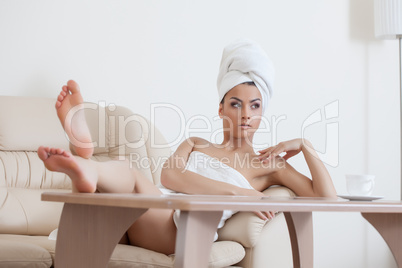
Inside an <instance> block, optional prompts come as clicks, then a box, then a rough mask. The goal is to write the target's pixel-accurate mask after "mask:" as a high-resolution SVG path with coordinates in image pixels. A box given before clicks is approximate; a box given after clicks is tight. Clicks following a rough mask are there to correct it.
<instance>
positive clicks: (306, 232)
mask: <svg viewBox="0 0 402 268" xmlns="http://www.w3.org/2000/svg"><path fill="white" fill-rule="evenodd" d="M284 214H285V218H286V223H287V224H288V229H289V236H290V241H291V243H292V255H293V267H294V268H299V267H305V268H311V267H313V262H314V245H313V214H312V212H284Z"/></svg>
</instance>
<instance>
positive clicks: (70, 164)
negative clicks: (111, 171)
mask: <svg viewBox="0 0 402 268" xmlns="http://www.w3.org/2000/svg"><path fill="white" fill-rule="evenodd" d="M38 156H39V158H40V159H41V160H42V161H43V163H45V166H46V168H47V169H49V170H50V171H56V172H62V173H65V174H67V175H68V176H69V177H70V179H71V181H72V183H73V186H74V187H75V189H77V190H78V191H79V192H81V193H93V192H95V190H96V184H97V181H98V174H97V171H96V168H95V167H94V166H93V165H91V163H90V161H91V160H87V159H82V158H79V157H75V156H73V155H72V154H71V153H70V152H67V151H64V150H63V149H57V148H49V147H43V146H41V147H39V149H38ZM84 161H87V162H88V163H85V165H84V164H83V163H84Z"/></svg>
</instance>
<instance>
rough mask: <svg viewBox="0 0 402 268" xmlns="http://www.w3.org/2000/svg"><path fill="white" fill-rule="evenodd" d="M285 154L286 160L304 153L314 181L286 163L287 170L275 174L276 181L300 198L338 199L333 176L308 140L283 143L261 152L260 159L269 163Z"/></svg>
mask: <svg viewBox="0 0 402 268" xmlns="http://www.w3.org/2000/svg"><path fill="white" fill-rule="evenodd" d="M283 152H286V154H285V155H284V156H283V158H284V159H285V160H287V159H289V158H290V157H292V156H294V155H296V154H298V153H299V152H303V155H304V158H305V160H306V163H307V165H308V167H309V170H310V173H311V178H312V179H311V180H310V179H309V178H307V177H306V176H304V175H303V174H301V173H299V172H298V171H297V170H295V169H294V168H293V167H292V166H291V165H290V164H289V163H287V162H286V165H285V168H283V169H282V170H280V171H279V172H276V173H274V174H273V178H274V181H276V182H277V183H280V184H282V185H284V186H286V187H288V188H290V189H291V190H293V191H294V192H295V193H296V194H297V195H299V196H312V197H331V198H336V190H335V187H334V185H333V183H332V179H331V176H330V175H329V173H328V170H327V169H326V168H325V166H324V164H323V163H322V161H321V160H320V159H319V157H318V155H317V153H316V151H315V150H314V148H313V145H312V144H311V143H310V142H309V141H308V140H306V139H294V140H290V141H286V142H281V143H279V144H278V145H276V146H273V147H270V148H267V149H265V150H262V151H260V153H261V155H260V159H261V160H262V161H269V160H270V159H271V158H272V157H275V156H278V155H279V154H280V153H283Z"/></svg>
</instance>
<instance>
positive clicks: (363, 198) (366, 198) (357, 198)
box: [338, 195, 384, 201]
mask: <svg viewBox="0 0 402 268" xmlns="http://www.w3.org/2000/svg"><path fill="white" fill-rule="evenodd" d="M338 196H339V197H341V198H344V199H349V200H350V201H373V200H377V199H381V198H384V196H364V195H362V196H359V195H338Z"/></svg>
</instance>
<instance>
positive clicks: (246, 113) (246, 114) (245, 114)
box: [241, 108, 250, 119]
mask: <svg viewBox="0 0 402 268" xmlns="http://www.w3.org/2000/svg"><path fill="white" fill-rule="evenodd" d="M241 118H242V119H250V111H249V109H247V108H243V109H242V114H241Z"/></svg>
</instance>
